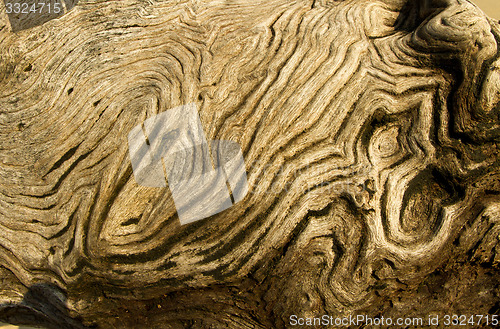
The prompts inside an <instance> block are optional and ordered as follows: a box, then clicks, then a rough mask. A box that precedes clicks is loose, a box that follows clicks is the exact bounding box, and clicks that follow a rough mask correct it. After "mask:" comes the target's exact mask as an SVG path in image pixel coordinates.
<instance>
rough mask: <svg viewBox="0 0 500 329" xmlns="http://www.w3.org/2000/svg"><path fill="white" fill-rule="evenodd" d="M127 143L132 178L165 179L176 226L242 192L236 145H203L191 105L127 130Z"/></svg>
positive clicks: (152, 182) (161, 182)
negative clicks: (175, 211) (178, 221)
mask: <svg viewBox="0 0 500 329" xmlns="http://www.w3.org/2000/svg"><path fill="white" fill-rule="evenodd" d="M128 143H129V152H130V159H131V162H132V169H133V171H134V177H135V180H136V182H137V183H138V184H139V185H143V186H149V187H166V186H167V184H168V187H169V188H170V191H171V192H172V197H173V200H174V203H175V207H176V209H177V213H178V215H179V219H180V222H181V224H182V225H183V224H187V223H191V222H194V221H197V220H200V219H203V218H206V217H209V216H211V215H214V214H216V213H219V212H221V211H223V210H225V209H227V208H229V207H231V206H232V205H233V204H234V203H236V202H238V201H240V200H242V199H243V198H244V197H245V195H246V194H247V192H248V183H247V175H246V171H245V163H244V160H243V155H242V152H241V147H240V145H239V144H237V143H235V142H231V141H225V140H212V141H210V144H209V143H208V142H207V140H206V137H205V134H204V132H203V128H202V126H201V121H200V117H199V115H198V111H197V109H196V105H195V104H188V105H183V106H179V107H176V108H173V109H170V110H168V111H165V112H163V113H160V114H158V115H156V116H154V117H151V118H149V119H147V120H146V121H145V122H144V123H143V124H141V125H138V126H136V127H134V128H133V129H132V131H130V133H129V134H128ZM210 149H211V151H212V155H213V156H211V154H210Z"/></svg>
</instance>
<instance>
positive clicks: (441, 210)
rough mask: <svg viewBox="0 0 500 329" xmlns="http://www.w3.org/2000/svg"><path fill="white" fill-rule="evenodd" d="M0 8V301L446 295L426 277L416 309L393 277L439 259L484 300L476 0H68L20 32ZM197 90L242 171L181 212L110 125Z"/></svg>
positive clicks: (220, 303) (93, 314) (66, 314)
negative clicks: (217, 202) (240, 186)
mask: <svg viewBox="0 0 500 329" xmlns="http://www.w3.org/2000/svg"><path fill="white" fill-rule="evenodd" d="M1 19H2V21H0V111H1V112H0V149H1V152H0V226H1V229H0V264H1V266H2V268H1V278H2V282H4V283H3V284H2V286H1V289H0V292H1V293H0V296H1V297H0V298H1V301H2V303H3V304H2V305H3V306H0V317H1V318H2V319H4V320H8V321H11V322H19V321H25V322H41V323H44V324H45V325H47V326H52V327H58V328H61V327H69V328H74V327H79V326H80V327H83V326H84V325H87V326H91V325H98V326H100V327H103V328H108V327H109V328H111V327H124V326H125V327H138V328H139V327H143V326H145V325H150V326H152V327H166V328H184V327H193V328H211V327H213V328H215V327H216V328H222V327H227V328H270V327H277V328H283V327H287V326H289V321H288V319H289V316H290V315H291V314H296V315H298V316H304V317H307V316H309V317H310V316H316V315H321V314H329V315H332V316H337V315H339V316H340V315H342V316H344V315H348V314H356V312H365V313H367V314H371V315H372V316H375V315H377V314H378V312H379V309H387V310H388V309H389V308H387V307H386V306H384V305H385V304H384V303H387V302H388V301H390V303H392V306H391V308H390V309H392V312H396V313H397V310H400V311H401V312H403V310H404V312H406V313H405V314H413V313H414V314H419V313H422V314H420V315H422V316H425V317H427V314H428V312H448V311H450V312H451V311H453V310H455V311H456V310H457V307H458V306H457V307H455V309H454V308H453V307H451V306H449V303H448V300H447V298H452V297H449V296H448V295H446V294H445V293H444V292H443V291H442V290H441V292H439V291H438V292H435V293H434V292H432V289H431V292H430V294H431V296H437V297H436V298H438V300H440V301H441V302H436V304H435V305H434V306H433V307H434V309H432V310H431V309H429V307H430V306H429V305H430V304H429V305H426V306H421V307H422V308H421V309H418V308H417V306H418V305H420V304H419V302H418V300H417V299H412V298H409V297H408V296H411V294H412V293H413V292H414V291H417V290H418V289H420V288H419V287H422V285H425V286H426V287H434V286H435V284H434V283H429V282H430V281H429V280H431V281H432V279H433V278H436V277H437V278H439V280H444V281H446V280H449V285H451V286H452V287H455V288H456V287H464V288H463V289H458V288H456V289H458V290H463V291H465V292H463V294H465V295H460V296H459V295H456V296H455V295H454V296H455V297H453V298H456V300H457V305H458V304H460V303H459V302H458V301H459V300H460V298H465V300H466V302H467V303H469V305H470V309H468V311H469V314H470V313H477V314H481V313H484V314H486V313H488V311H490V312H498V308H497V309H496V311H495V307H494V306H495V305H499V302H500V301H499V299H498V285H497V284H498V281H499V280H498V279H499V277H498V273H499V272H498V263H499V261H500V254H499V253H498V251H499V248H500V246H499V244H498V236H499V230H500V226H499V225H498V221H499V219H500V211H499V210H500V208H499V207H500V197H499V193H500V179H499V177H500V176H499V175H500V167H499V159H500V158H499V150H498V147H499V142H500V124H499V120H500V112H499V111H500V105H499V104H500V103H499V101H500V92H499V91H500V60H499V48H498V42H499V41H500V28H499V24H498V23H497V22H496V21H493V20H491V19H489V18H487V17H485V16H484V14H483V13H482V12H481V11H480V10H478V9H477V8H476V7H475V6H474V5H473V4H472V3H470V2H468V1H463V0H440V1H437V0H436V1H424V0H422V1H420V0H419V1H408V2H407V1H396V0H394V1H392V0H379V1H368V0H346V1H328V0H321V1H302V0H297V1H284V0H271V1H246V0H226V1H216V0H213V1H208V0H207V1H204V0H191V1H173V0H172V1H159V0H157V1H153V0H152V1H137V0H122V1H79V2H78V5H77V6H76V7H75V8H73V9H72V10H71V11H69V12H68V13H67V14H65V15H64V16H63V17H61V18H59V19H55V20H51V21H49V22H47V23H45V24H43V25H40V26H36V27H33V28H31V29H28V30H22V31H18V32H16V33H14V32H12V31H11V29H10V26H9V24H8V20H7V18H6V17H4V16H2V18H1ZM193 102H194V103H196V104H197V106H198V108H199V114H200V118H201V121H202V124H203V128H204V130H205V133H206V135H207V139H209V140H215V139H221V140H230V141H234V142H237V143H238V144H240V145H241V147H242V150H243V155H244V158H245V163H246V170H247V175H248V184H249V188H250V191H249V193H248V195H247V196H246V197H245V199H244V200H243V201H241V202H240V203H238V204H236V205H235V206H233V207H232V208H230V209H228V210H226V211H224V212H222V213H219V214H217V215H214V216H212V217H210V218H208V219H205V220H202V221H199V222H195V223H193V224H189V225H185V226H180V225H179V222H178V218H177V215H176V210H175V207H174V204H173V200H172V196H171V194H170V192H169V190H168V189H166V188H152V187H143V186H140V185H138V184H137V183H136V181H135V180H134V177H133V173H132V168H131V163H130V158H129V155H128V144H127V134H128V133H129V131H130V130H131V129H132V128H133V127H134V126H136V125H138V124H140V123H141V122H143V121H144V120H145V119H147V118H149V117H151V116H154V115H155V114H158V113H160V112H163V111H166V110H168V109H170V108H173V107H176V106H180V105H183V104H189V103H193ZM457 264H458V265H457ZM461 268H463V269H464V273H469V274H467V275H468V276H466V277H465V276H464V277H460V275H457V273H460V269H461ZM467 271H469V272H467ZM443 273H445V274H443ZM486 278H490V279H486ZM439 280H438V281H437V282H441V281H439ZM433 284H434V286H433ZM438 286H439V284H438ZM444 286H446V285H444ZM474 287H476V288H477V289H479V290H480V288H479V287H482V288H481V289H483V288H484V289H485V290H484V292H483V295H481V296H482V297H481V298H479V297H477V296H478V294H477V291H478V290H477V289H476V290H475V288H474ZM444 289H448V288H444ZM450 289H451V288H450ZM446 291H447V293H448V292H449V289H448V290H446ZM467 291H468V292H467ZM481 291H482V290H481ZM467 294H469V295H467ZM417 295H418V296H426V292H422V291H420V292H418V293H417ZM457 296H458V297H457ZM398 298H399V299H398ZM397 300H399V301H401V302H400V303H399V304H398V303H397ZM394 305H396V306H394ZM461 307H463V305H462V306H461ZM474 308H475V309H474ZM472 311H474V312H472ZM388 312H389V311H388ZM412 312H413V313H412ZM426 312H427V313H426Z"/></svg>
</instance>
